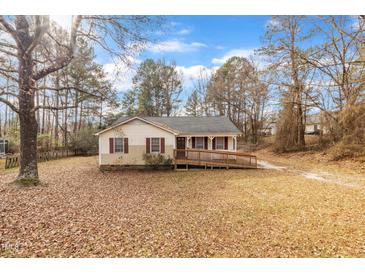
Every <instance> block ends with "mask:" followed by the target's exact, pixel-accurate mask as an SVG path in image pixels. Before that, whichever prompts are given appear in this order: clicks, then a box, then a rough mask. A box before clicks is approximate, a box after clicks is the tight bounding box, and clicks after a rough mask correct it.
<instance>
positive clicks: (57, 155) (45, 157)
mask: <svg viewBox="0 0 365 274" xmlns="http://www.w3.org/2000/svg"><path fill="white" fill-rule="evenodd" d="M77 155H81V154H80V153H78V151H75V150H52V151H44V152H38V154H37V156H38V162H44V161H51V160H56V159H61V158H65V157H70V156H77ZM19 161H20V155H19V154H17V155H11V156H6V158H5V169H8V168H13V167H17V166H19Z"/></svg>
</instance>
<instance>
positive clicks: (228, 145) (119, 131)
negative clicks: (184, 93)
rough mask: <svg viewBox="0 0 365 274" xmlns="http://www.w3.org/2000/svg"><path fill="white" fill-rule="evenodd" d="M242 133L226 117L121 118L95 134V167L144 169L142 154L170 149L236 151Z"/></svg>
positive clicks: (166, 153)
mask: <svg viewBox="0 0 365 274" xmlns="http://www.w3.org/2000/svg"><path fill="white" fill-rule="evenodd" d="M241 134H242V132H241V131H240V130H239V129H237V127H236V126H235V125H234V124H233V123H232V122H231V121H230V120H229V119H228V118H227V117H137V116H136V117H121V118H120V119H118V120H117V121H116V122H115V123H114V124H113V125H112V126H110V127H109V128H107V129H104V130H102V131H100V132H98V133H97V134H96V135H97V136H98V137H99V165H100V166H101V167H103V166H130V165H136V166H140V165H145V161H144V159H143V155H144V154H146V153H147V154H162V155H164V156H166V157H170V158H174V149H187V148H191V149H202V150H221V151H236V148H237V136H238V135H241Z"/></svg>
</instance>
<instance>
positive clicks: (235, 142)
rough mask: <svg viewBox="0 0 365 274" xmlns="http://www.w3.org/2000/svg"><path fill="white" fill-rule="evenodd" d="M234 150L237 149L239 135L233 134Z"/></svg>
mask: <svg viewBox="0 0 365 274" xmlns="http://www.w3.org/2000/svg"><path fill="white" fill-rule="evenodd" d="M233 143H234V150H235V151H237V136H233Z"/></svg>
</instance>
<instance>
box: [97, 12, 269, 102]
mask: <svg viewBox="0 0 365 274" xmlns="http://www.w3.org/2000/svg"><path fill="white" fill-rule="evenodd" d="M270 18H271V17H270V16H167V17H166V20H167V22H166V26H167V27H166V28H165V29H164V32H161V33H159V31H157V35H156V37H157V39H158V42H157V43H156V44H153V45H151V46H149V47H147V48H146V49H145V50H144V51H143V52H142V53H141V54H140V55H138V56H135V57H134V59H133V62H135V65H134V66H132V68H131V69H126V68H123V66H122V68H121V69H120V68H119V69H120V70H121V73H120V74H118V75H117V76H116V75H115V74H114V73H113V71H114V70H115V65H114V64H112V63H107V62H106V60H107V58H106V57H105V56H100V55H99V56H98V58H97V59H98V60H100V61H101V60H102V62H106V64H104V68H105V69H106V71H107V72H108V73H109V75H110V79H112V80H113V81H114V84H115V87H116V88H117V89H118V91H120V92H121V93H123V92H124V91H126V90H127V89H128V88H130V87H131V78H132V77H133V75H134V73H135V69H136V68H137V66H138V64H139V63H140V62H141V61H143V60H144V59H146V58H153V59H158V58H163V59H165V60H166V61H175V62H176V65H177V67H178V69H179V71H180V72H181V74H182V75H183V79H184V92H183V94H182V99H183V100H184V99H186V97H187V95H188V94H189V93H190V92H191V87H192V81H193V80H194V78H196V77H197V75H198V73H199V71H200V70H201V69H202V68H204V69H207V71H208V72H210V71H211V70H212V69H215V68H217V67H219V66H221V65H222V64H223V63H224V61H226V60H227V59H228V58H229V57H231V56H243V57H249V56H250V55H252V54H253V50H254V49H255V48H258V47H260V39H261V37H262V36H263V35H264V32H265V25H266V23H267V22H268V20H270ZM101 54H105V53H101Z"/></svg>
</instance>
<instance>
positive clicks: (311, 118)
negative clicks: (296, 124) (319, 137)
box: [305, 113, 322, 134]
mask: <svg viewBox="0 0 365 274" xmlns="http://www.w3.org/2000/svg"><path fill="white" fill-rule="evenodd" d="M321 128H322V123H321V115H320V114H319V113H318V114H313V115H308V116H307V118H306V123H305V134H319V133H320V131H321Z"/></svg>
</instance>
